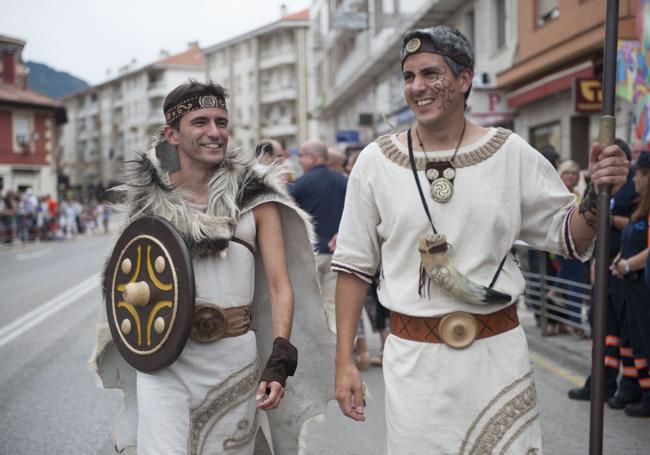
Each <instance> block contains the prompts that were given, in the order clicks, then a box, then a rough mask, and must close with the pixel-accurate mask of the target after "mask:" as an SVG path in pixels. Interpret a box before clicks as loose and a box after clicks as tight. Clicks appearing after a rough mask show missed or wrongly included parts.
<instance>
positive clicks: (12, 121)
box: [0, 35, 66, 196]
mask: <svg viewBox="0 0 650 455" xmlns="http://www.w3.org/2000/svg"><path fill="white" fill-rule="evenodd" d="M24 47H25V41H23V40H20V39H18V38H13V37H9V36H4V35H0V56H1V57H2V61H0V192H4V191H9V190H12V191H19V192H22V191H24V190H27V189H28V188H30V189H32V190H33V191H34V193H35V194H37V195H47V194H50V195H52V196H56V194H57V174H56V162H57V157H58V150H57V144H58V136H59V127H60V125H62V124H64V123H65V121H66V111H65V107H64V105H63V103H62V102H60V101H57V100H55V99H53V98H50V97H48V96H45V95H42V94H40V93H37V92H34V91H32V90H30V89H29V87H28V86H27V71H26V68H25V64H24V62H23V60H22V51H23V48H24Z"/></svg>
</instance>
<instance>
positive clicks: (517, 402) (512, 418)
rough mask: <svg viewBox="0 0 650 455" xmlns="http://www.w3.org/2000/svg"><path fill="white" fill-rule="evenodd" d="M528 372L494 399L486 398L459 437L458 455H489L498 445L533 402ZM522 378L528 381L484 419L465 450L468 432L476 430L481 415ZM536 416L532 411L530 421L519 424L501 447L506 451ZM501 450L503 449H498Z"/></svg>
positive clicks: (532, 385)
mask: <svg viewBox="0 0 650 455" xmlns="http://www.w3.org/2000/svg"><path fill="white" fill-rule="evenodd" d="M532 374H533V373H532V371H531V372H528V373H527V374H525V375H524V376H522V377H520V378H519V379H517V380H516V381H514V382H512V383H511V384H510V385H508V386H506V387H504V388H503V389H502V390H501V391H500V392H499V393H498V394H497V395H495V397H494V398H492V400H490V402H489V403H488V404H487V405H486V406H485V407H484V408H483V410H482V411H481V412H480V413H479V414H478V415H477V416H476V418H475V419H474V421H473V422H472V424H471V425H470V427H469V429H468V430H467V433H466V434H465V438H464V439H463V442H462V444H461V446H460V450H459V454H460V455H463V454H468V455H483V454H491V453H492V450H493V449H494V448H495V447H496V446H497V445H498V444H499V442H501V440H502V439H503V437H504V436H505V434H506V432H507V431H508V430H509V429H511V428H512V427H513V426H514V425H515V424H516V422H517V420H518V419H520V418H521V417H523V416H524V415H525V414H526V413H527V412H529V411H531V410H533V409H534V408H535V406H536V403H537V392H536V390H535V384H534V383H533V382H532V379H531V378H532ZM526 381H530V384H529V385H528V386H527V387H526V388H525V389H524V390H522V391H521V392H519V393H518V394H517V395H515V396H514V397H513V398H512V399H510V400H509V401H508V402H507V403H505V404H504V405H503V406H502V407H501V409H499V410H498V411H497V412H496V414H495V415H494V416H492V417H491V418H490V419H489V420H488V421H487V422H486V424H485V426H484V427H483V428H482V430H481V431H480V433H479V435H478V436H477V437H476V441H475V442H474V444H473V445H472V447H471V449H470V450H467V446H468V444H469V442H470V438H471V435H472V433H473V432H474V430H476V429H477V427H478V426H479V423H480V422H481V420H483V417H485V416H486V414H487V413H488V412H490V411H491V410H492V409H493V408H494V406H495V405H497V403H498V402H499V401H500V400H501V399H502V398H504V397H505V395H507V394H508V393H509V392H511V391H512V390H513V389H515V388H516V387H517V386H519V385H520V384H522V383H524V382H526ZM537 417H538V415H537V414H536V415H535V416H534V417H532V418H531V419H530V420H528V421H526V422H524V424H523V426H522V427H520V428H519V429H518V430H517V431H516V432H515V434H514V435H513V436H512V437H511V438H510V439H509V440H508V441H507V444H506V447H504V449H503V450H504V451H505V450H507V447H509V446H510V445H512V443H513V441H514V440H515V439H516V436H517V435H519V434H521V433H522V432H523V431H524V429H525V427H528V426H529V425H530V424H531V423H532V421H534V420H535V419H536V418H537ZM502 453H505V452H503V451H502Z"/></svg>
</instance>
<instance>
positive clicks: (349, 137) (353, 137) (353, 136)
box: [336, 130, 359, 143]
mask: <svg viewBox="0 0 650 455" xmlns="http://www.w3.org/2000/svg"><path fill="white" fill-rule="evenodd" d="M336 142H353V143H357V142H359V132H358V131H357V130H338V131H337V132H336Z"/></svg>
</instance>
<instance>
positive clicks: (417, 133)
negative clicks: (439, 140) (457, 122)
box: [409, 118, 467, 166]
mask: <svg viewBox="0 0 650 455" xmlns="http://www.w3.org/2000/svg"><path fill="white" fill-rule="evenodd" d="M463 120H464V121H463V129H462V130H461V132H460V137H459V138H458V142H457V143H456V148H454V154H453V155H452V156H451V159H450V160H449V164H451V165H452V166H453V165H454V160H455V159H456V154H458V149H459V148H460V144H461V143H462V142H463V138H464V137H465V129H466V128H467V119H466V118H464V119H463ZM409 131H410V130H409ZM415 137H417V138H418V144H419V145H420V148H421V149H422V151H423V152H424V157H425V158H426V159H427V162H428V161H429V155H427V151H426V150H425V149H424V144H423V143H422V139H421V138H420V131H418V129H417V128H416V129H415Z"/></svg>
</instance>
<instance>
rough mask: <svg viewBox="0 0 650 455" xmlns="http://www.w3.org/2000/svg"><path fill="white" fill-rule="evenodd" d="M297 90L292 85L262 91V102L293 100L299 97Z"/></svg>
mask: <svg viewBox="0 0 650 455" xmlns="http://www.w3.org/2000/svg"><path fill="white" fill-rule="evenodd" d="M296 92H297V90H296V88H295V87H293V86H290V87H286V88H276V89H271V90H267V91H264V92H262V94H261V95H260V104H271V103H277V102H278V101H291V100H295V99H296V97H297V93H296Z"/></svg>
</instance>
